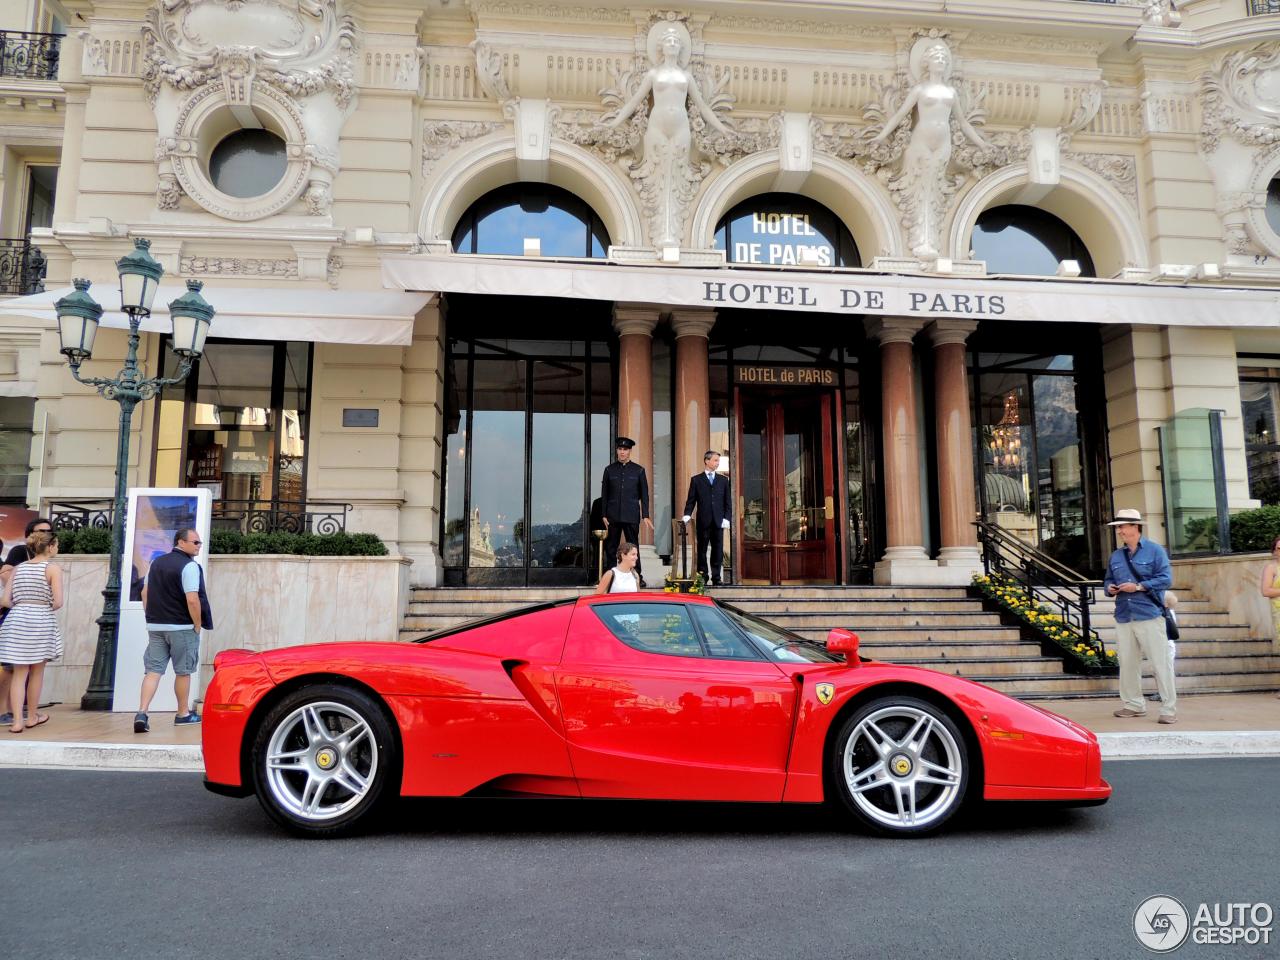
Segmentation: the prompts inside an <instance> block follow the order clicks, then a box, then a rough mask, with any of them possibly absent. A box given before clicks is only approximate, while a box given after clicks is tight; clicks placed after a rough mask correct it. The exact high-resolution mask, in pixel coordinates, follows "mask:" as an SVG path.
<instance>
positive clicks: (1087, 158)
mask: <svg viewBox="0 0 1280 960" xmlns="http://www.w3.org/2000/svg"><path fill="white" fill-rule="evenodd" d="M1062 159H1064V160H1070V161H1071V162H1072V163H1078V164H1079V165H1080V166H1082V167H1084V168H1085V169H1086V170H1092V171H1093V172H1094V173H1096V174H1097V175H1098V176H1100V177H1102V179H1104V180H1106V181H1107V182H1108V183H1109V184H1111V185H1112V186H1113V187H1115V188H1116V190H1117V191H1118V192H1119V193H1120V195H1121V196H1123V197H1124V198H1125V199H1126V200H1128V201H1129V203H1130V205H1131V206H1132V207H1133V208H1134V209H1135V210H1136V209H1137V208H1138V161H1137V160H1135V159H1134V158H1133V157H1131V156H1128V155H1127V154H1123V153H1064V154H1063V155H1062Z"/></svg>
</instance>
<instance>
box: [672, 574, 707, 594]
mask: <svg viewBox="0 0 1280 960" xmlns="http://www.w3.org/2000/svg"><path fill="white" fill-rule="evenodd" d="M701 581H702V578H701V577H668V578H667V579H666V581H665V583H666V585H665V586H664V587H663V592H664V593H694V594H700V593H702V582H701Z"/></svg>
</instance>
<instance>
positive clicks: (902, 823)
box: [831, 696, 969, 836]
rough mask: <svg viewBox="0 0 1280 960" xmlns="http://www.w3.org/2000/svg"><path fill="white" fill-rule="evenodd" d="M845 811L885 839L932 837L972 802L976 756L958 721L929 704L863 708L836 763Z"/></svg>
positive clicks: (906, 700)
mask: <svg viewBox="0 0 1280 960" xmlns="http://www.w3.org/2000/svg"><path fill="white" fill-rule="evenodd" d="M831 762H832V770H831V775H832V781H833V786H834V788H835V791H836V793H837V794H838V795H839V797H840V800H841V801H842V802H843V805H844V806H845V808H846V809H848V811H849V812H850V813H852V814H853V815H854V816H855V817H856V818H857V819H858V820H860V821H861V822H862V823H863V824H865V825H866V826H868V827H870V828H871V829H872V830H874V831H876V832H878V833H884V834H891V835H898V836H909V835H917V834H924V833H932V832H933V831H935V830H937V829H939V828H940V827H941V826H942V825H943V824H944V823H946V822H947V821H948V820H949V819H951V817H952V816H954V815H955V813H956V811H957V810H959V809H960V807H961V805H962V804H963V803H964V798H965V791H966V790H967V789H968V786H969V757H968V751H967V750H966V748H965V742H964V737H963V736H962V735H961V733H960V730H959V728H958V727H957V726H956V725H955V722H954V721H953V720H952V719H951V718H950V717H949V716H947V714H946V713H944V712H943V711H942V710H940V709H939V708H938V707H936V706H934V705H933V704H932V703H929V702H927V701H925V700H920V699H917V698H915V697H907V696H891V697H883V698H880V699H878V700H873V701H871V702H870V703H866V704H863V705H862V706H861V707H859V708H858V709H857V710H856V711H854V713H853V714H852V715H850V716H849V718H848V719H847V720H846V721H845V722H844V723H843V724H842V725H841V727H840V730H839V732H838V733H837V735H836V739H835V742H834V748H833V750H832V756H831Z"/></svg>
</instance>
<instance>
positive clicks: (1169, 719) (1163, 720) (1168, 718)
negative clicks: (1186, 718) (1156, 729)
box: [1157, 717, 1178, 723]
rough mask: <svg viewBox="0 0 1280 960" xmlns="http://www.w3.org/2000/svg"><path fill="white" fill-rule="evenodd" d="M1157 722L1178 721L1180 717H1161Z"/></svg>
mask: <svg viewBox="0 0 1280 960" xmlns="http://www.w3.org/2000/svg"><path fill="white" fill-rule="evenodd" d="M1157 722H1158V723H1177V722H1178V718H1177V717H1161V718H1160V719H1159V721H1157Z"/></svg>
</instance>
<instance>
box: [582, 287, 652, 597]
mask: <svg viewBox="0 0 1280 960" xmlns="http://www.w3.org/2000/svg"><path fill="white" fill-rule="evenodd" d="M657 325H658V308H657V307H655V306H651V305H649V304H643V303H615V304H614V305H613V329H614V330H616V331H617V332H618V433H619V434H621V435H622V436H624V437H630V438H631V439H632V440H634V441H635V442H636V445H635V449H633V450H632V451H631V458H632V459H633V460H635V461H636V462H637V463H639V464H640V465H641V466H643V467H644V468H645V470H646V471H648V472H649V473H650V474H652V472H653V328H654V327H656V326H657ZM610 453H611V454H612V451H610ZM650 480H652V476H650ZM594 482H595V483H597V484H598V483H599V482H600V478H599V477H596V478H595V481H594ZM649 486H650V495H652V492H653V491H652V487H653V484H652V483H650V485H649ZM650 507H651V508H652V502H651V503H650ZM640 540H641V543H644V542H652V537H650V536H649V535H648V533H647V531H646V530H645V529H644V526H643V524H642V525H641V527H640ZM647 579H652V577H649V578H647Z"/></svg>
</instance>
